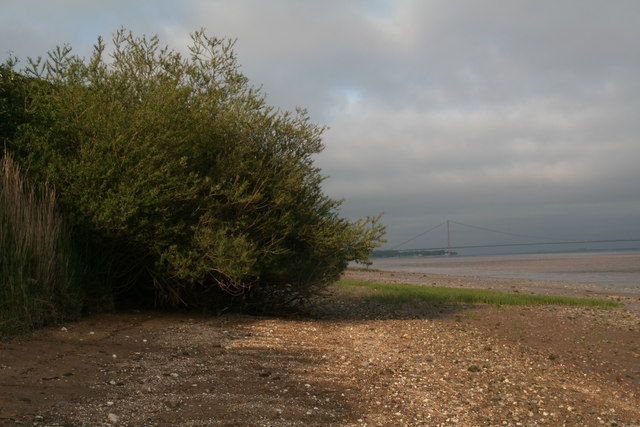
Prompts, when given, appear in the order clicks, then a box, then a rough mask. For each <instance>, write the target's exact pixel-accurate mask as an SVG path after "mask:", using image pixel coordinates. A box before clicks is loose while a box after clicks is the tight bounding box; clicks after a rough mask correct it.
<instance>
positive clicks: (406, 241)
mask: <svg viewBox="0 0 640 427" xmlns="http://www.w3.org/2000/svg"><path fill="white" fill-rule="evenodd" d="M445 224H446V221H445V222H441V223H440V224H438V225H436V226H435V227H431V228H430V229H428V230H427V231H425V232H424V233H420V234H418V235H417V236H413V237H412V238H410V239H409V240H405V241H404V242H402V243H400V244H399V245H396V246H394V247H392V248H391V249H389V250H391V251H394V250H396V249H397V248H399V247H400V246H402V245H404V244H406V243H409V242H412V241H414V240H415V239H417V238H418V237H422V236H424V235H425V234H427V233H429V232H431V231H433V230H435V229H436V228H438V227H442V226H443V225H445Z"/></svg>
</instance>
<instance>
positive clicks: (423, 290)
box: [335, 280, 621, 307]
mask: <svg viewBox="0 0 640 427" xmlns="http://www.w3.org/2000/svg"><path fill="white" fill-rule="evenodd" d="M335 286H336V287H338V288H343V289H358V288H364V289H367V290H369V291H371V293H370V294H368V296H369V297H371V298H373V299H375V300H376V301H379V302H383V303H405V302H411V301H427V302H431V303H440V304H460V303H464V304H473V303H483V304H498V305H538V304H555V305H577V306H596V307H619V306H621V304H619V303H617V302H614V301H609V300H602V299H595V298H572V297H561V296H554V295H531V294H514V293H507V292H499V291H492V290H486V289H464V288H448V287H444V286H419V285H409V284H402V283H376V282H362V281H355V280H340V281H339V282H337V283H336V284H335Z"/></svg>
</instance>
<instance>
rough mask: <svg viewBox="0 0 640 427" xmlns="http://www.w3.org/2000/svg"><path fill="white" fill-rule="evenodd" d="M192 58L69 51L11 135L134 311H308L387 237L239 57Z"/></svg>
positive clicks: (43, 72)
mask: <svg viewBox="0 0 640 427" xmlns="http://www.w3.org/2000/svg"><path fill="white" fill-rule="evenodd" d="M189 49H190V55H188V57H184V56H182V55H181V54H179V53H177V52H175V51H171V50H169V49H167V48H163V47H161V46H160V42H159V40H158V38H157V37H152V38H146V37H135V36H134V35H132V34H131V33H130V32H128V31H125V30H124V29H121V30H120V31H118V32H117V33H116V34H115V35H114V38H113V48H112V49H110V52H111V53H110V57H111V58H110V60H109V61H108V60H106V59H105V55H106V54H105V52H106V51H107V48H106V45H105V44H104V43H103V42H102V40H101V39H98V42H97V44H96V45H95V46H94V50H93V54H92V56H91V57H90V58H89V59H88V60H86V61H85V60H84V59H82V58H79V57H77V56H74V55H73V54H72V53H71V49H70V48H69V47H60V48H57V49H55V50H53V51H52V52H50V53H49V57H48V58H47V59H46V60H41V59H40V58H39V59H37V60H30V61H29V67H28V68H27V70H26V71H25V73H26V75H28V77H23V76H21V77H20V79H21V81H22V82H24V85H27V83H28V92H27V93H26V95H25V96H24V97H23V98H24V99H25V100H27V101H28V109H27V110H28V115H27V116H24V115H22V116H20V117H18V119H19V120H18V121H20V120H22V122H21V123H20V124H19V125H18V126H17V127H15V129H14V131H11V132H5V135H8V136H7V138H10V139H11V147H12V149H13V150H14V151H15V152H16V153H18V154H17V156H18V157H19V161H20V162H21V164H22V165H23V167H24V169H25V171H26V173H27V174H28V175H29V177H30V178H32V179H34V180H36V181H40V182H44V181H46V182H49V183H50V184H51V185H53V186H54V187H55V188H56V189H57V190H58V193H59V195H60V203H61V204H62V205H63V207H64V208H65V210H66V211H67V212H68V213H69V215H70V218H71V220H72V221H73V223H74V226H75V229H76V233H78V236H81V237H82V238H83V239H84V241H85V242H86V244H87V245H88V246H89V247H90V250H91V251H92V253H93V254H95V256H99V257H100V258H101V259H102V260H103V261H104V262H103V268H104V271H105V272H106V274H107V276H108V277H109V278H110V280H112V282H113V283H114V284H115V287H116V291H118V292H119V293H120V295H121V296H122V297H123V298H124V297H126V298H129V297H132V296H134V297H135V298H139V297H141V298H149V297H150V296H153V297H154V298H156V301H158V302H164V303H167V304H171V305H172V304H187V305H192V306H193V305H209V304H215V303H217V302H219V301H220V299H221V298H222V293H221V292H220V291H221V290H222V291H224V294H226V295H233V296H235V297H237V298H236V299H237V300H242V301H243V302H244V303H245V304H254V303H260V304H261V305H263V306H264V304H267V305H268V306H269V307H273V306H276V305H280V304H288V303H291V302H296V301H301V300H304V299H305V298H307V297H308V296H309V295H310V294H311V293H313V292H315V291H316V290H317V289H319V288H322V287H325V286H326V285H327V284H328V283H330V282H331V281H333V280H336V279H337V278H338V277H339V275H340V273H341V272H342V271H343V270H344V269H345V268H346V265H347V262H348V261H350V260H363V259H365V258H366V257H367V256H368V255H369V253H370V251H371V250H372V249H373V247H375V246H377V244H378V242H379V241H380V238H381V236H382V234H383V227H382V226H381V225H380V224H379V222H378V218H367V219H364V220H358V221H355V222H351V221H348V220H345V219H342V218H340V217H339V216H338V213H337V211H338V208H339V202H337V201H334V200H331V199H329V198H328V197H327V196H326V195H325V194H324V193H323V192H322V188H321V183H322V180H323V177H322V176H321V174H320V171H319V170H318V169H317V168H316V167H314V165H313V156H314V155H315V154H317V153H318V152H320V151H321V150H322V149H323V145H322V141H321V136H322V133H323V131H324V129H323V128H322V127H319V126H317V125H315V124H313V123H311V121H310V120H309V117H308V115H307V113H306V112H305V111H304V110H297V111H296V112H295V113H289V112H281V111H279V110H275V109H273V108H272V107H270V106H268V105H267V104H266V102H265V99H264V96H263V95H262V94H261V93H260V92H259V91H257V90H255V89H254V88H252V87H251V86H250V85H249V83H248V80H247V78H246V77H244V76H243V75H242V74H241V73H240V71H239V65H238V64H237V62H236V58H235V56H234V52H233V43H232V42H230V41H227V40H223V39H217V38H211V37H208V36H206V35H205V34H204V33H203V32H202V31H200V32H196V33H195V34H193V35H192V45H191V46H190V48H189ZM5 69H8V70H10V71H11V72H13V71H12V67H10V66H5ZM5 74H7V72H6V71H3V76H4V75H5ZM14 76H15V73H14ZM5 80H6V79H5ZM14 81H15V80H14ZM10 86H11V85H10ZM14 86H15V85H14ZM3 87H6V82H4V81H3ZM14 89H15V88H14ZM12 90H13V89H12ZM8 93H9V92H8V91H6V90H5V89H3V92H2V94H3V96H4V98H6V99H8V100H10V99H12V98H10V97H9V96H5V94H8ZM3 102H4V101H3ZM11 102H13V101H11ZM27 110H25V111H27ZM12 111H15V110H12Z"/></svg>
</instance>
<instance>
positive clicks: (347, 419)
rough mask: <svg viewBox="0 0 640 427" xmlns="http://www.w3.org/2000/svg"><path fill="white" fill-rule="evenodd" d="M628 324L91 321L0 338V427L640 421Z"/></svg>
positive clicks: (352, 316)
mask: <svg viewBox="0 0 640 427" xmlns="http://www.w3.org/2000/svg"><path fill="white" fill-rule="evenodd" d="M349 274H351V275H352V276H351V277H358V275H359V274H360V273H359V272H351V273H349ZM428 279H429V280H430V281H431V280H435V281H436V282H437V278H434V277H429V278H428ZM442 280H443V281H444V279H442ZM511 283H515V282H513V281H511ZM469 284H470V283H469ZM458 285H460V286H462V285H464V283H463V279H459V282H458ZM473 285H474V286H477V285H478V282H477V280H476V281H474V282H473ZM484 286H485V287H492V286H493V285H492V283H489V282H486V283H484ZM513 286H518V287H519V288H520V287H522V288H524V287H525V284H522V283H520V284H518V283H516V284H515V285H513ZM638 331H640V315H639V314H638V312H636V311H633V310H629V309H622V308H621V309H613V310H605V309H594V308H576V307H556V306H553V307H493V306H483V305H476V306H469V307H461V306H432V305H428V304H411V305H405V306H380V305H376V304H375V303H373V302H371V301H370V300H368V299H367V298H366V297H364V296H363V295H358V294H357V293H355V294H354V293H346V292H345V291H340V292H335V293H333V294H332V295H328V296H326V297H325V298H323V299H321V300H319V301H317V302H316V305H315V306H314V311H313V313H312V314H311V315H307V316H302V317H298V318H275V317H253V316H245V315H237V314H229V315H224V316H221V317H206V316H196V315H193V314H161V313H119V314H110V315H102V316H97V317H93V318H88V319H85V320H83V321H81V322H77V323H72V324H67V325H64V326H58V327H56V328H53V329H49V330H44V331H40V332H38V333H35V334H34V335H33V336H31V337H29V338H27V339H25V338H23V339H16V340H12V341H9V342H5V343H2V344H0V426H13V425H37V426H56V425H65V426H66V425H68V426H107V425H113V426H120V425H123V426H124V425H126V426H142V425H147V426H176V425H179V426H208V425H211V426H216V425H219V426H313V425H318V426H326V425H335V426H360V425H362V426H364V425H370V426H404V425H407V426H409V425H416V426H417V425H428V426H434V425H447V426H448V425H461V426H481V425H487V426H496V425H510V426H516V425H523V426H535V425H550V426H561V425H570V426H583V425H596V426H597V425H607V426H613V425H617V426H638V425H640V399H639V392H640V340H639V337H640V334H639V332H638Z"/></svg>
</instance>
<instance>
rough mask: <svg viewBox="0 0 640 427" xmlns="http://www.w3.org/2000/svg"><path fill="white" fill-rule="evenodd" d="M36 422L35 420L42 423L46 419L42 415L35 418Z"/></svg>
mask: <svg viewBox="0 0 640 427" xmlns="http://www.w3.org/2000/svg"><path fill="white" fill-rule="evenodd" d="M34 420H35V421H36V422H41V421H44V417H43V416H42V415H36V416H35V418H34Z"/></svg>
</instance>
